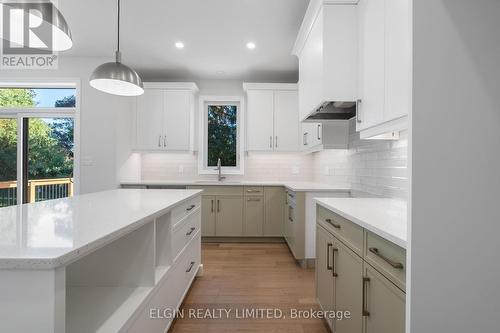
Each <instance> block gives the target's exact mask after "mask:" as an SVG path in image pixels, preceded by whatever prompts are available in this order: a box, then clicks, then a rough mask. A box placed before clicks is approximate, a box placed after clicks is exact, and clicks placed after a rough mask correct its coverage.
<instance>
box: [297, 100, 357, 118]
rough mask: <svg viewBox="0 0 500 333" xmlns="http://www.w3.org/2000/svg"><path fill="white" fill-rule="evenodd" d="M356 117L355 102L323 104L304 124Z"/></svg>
mask: <svg viewBox="0 0 500 333" xmlns="http://www.w3.org/2000/svg"><path fill="white" fill-rule="evenodd" d="M355 116H356V102H324V103H323V104H321V105H320V106H319V107H318V108H317V109H316V110H315V111H314V112H313V113H311V114H310V115H309V116H308V117H307V118H306V119H305V120H304V122H318V121H321V120H348V119H351V118H353V117H355Z"/></svg>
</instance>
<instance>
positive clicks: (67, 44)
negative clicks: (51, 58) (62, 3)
mask: <svg viewBox="0 0 500 333" xmlns="http://www.w3.org/2000/svg"><path fill="white" fill-rule="evenodd" d="M2 6H3V8H2V10H3V11H4V17H5V16H6V15H8V14H5V12H6V11H10V10H22V11H23V13H24V15H27V17H28V20H29V21H28V22H42V21H43V23H45V24H48V25H50V29H51V30H50V32H51V34H52V43H51V44H52V45H51V46H48V47H47V48H46V47H45V46H40V47H31V46H29V45H24V42H25V41H26V40H23V39H24V38H22V36H21V40H19V41H18V40H12V39H11V38H10V36H6V35H4V32H3V31H2V32H1V34H0V38H3V39H5V40H8V41H11V42H14V43H15V44H19V46H24V47H31V48H39V49H40V50H48V51H54V52H58V51H66V50H69V49H70V48H71V47H73V39H72V37H71V30H70V28H69V25H68V23H67V22H66V20H65V19H64V16H63V14H61V12H60V11H59V9H57V7H56V6H55V5H53V4H52V3H47V2H40V3H37V2H32V1H30V2H16V3H3V4H0V7H2ZM46 18H50V19H46ZM21 20H22V18H21ZM4 30H5V29H4ZM5 33H6V32H5ZM17 39H19V37H18V38H17Z"/></svg>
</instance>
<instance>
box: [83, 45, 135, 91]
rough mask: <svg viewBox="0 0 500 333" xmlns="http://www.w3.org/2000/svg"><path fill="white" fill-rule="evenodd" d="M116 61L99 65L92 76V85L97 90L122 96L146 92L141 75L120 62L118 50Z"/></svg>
mask: <svg viewBox="0 0 500 333" xmlns="http://www.w3.org/2000/svg"><path fill="white" fill-rule="evenodd" d="M116 59H117V60H116V61H115V62H107V63H105V64H102V65H100V66H99V67H97V68H96V69H95V70H94V72H93V73H92V75H91V77H90V85H91V86H92V87H94V88H95V89H97V90H100V91H103V92H105V93H108V94H113V95H120V96H139V95H142V94H143V93H144V89H143V84H142V80H141V77H140V76H139V74H137V72H136V71H134V70H133V69H132V68H130V67H128V66H126V65H124V64H122V63H121V62H120V53H119V52H118V51H117V55H116Z"/></svg>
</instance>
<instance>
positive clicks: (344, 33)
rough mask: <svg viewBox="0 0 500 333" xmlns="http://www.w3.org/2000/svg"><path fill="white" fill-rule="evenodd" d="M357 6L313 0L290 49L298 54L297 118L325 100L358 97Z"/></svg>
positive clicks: (310, 111)
mask: <svg viewBox="0 0 500 333" xmlns="http://www.w3.org/2000/svg"><path fill="white" fill-rule="evenodd" d="M357 48H358V45H357V10H356V5H354V4H353V5H349V4H346V2H345V1H344V2H342V4H336V3H335V2H332V1H326V0H322V1H319V0H312V1H311V2H310V3H309V7H308V9H307V12H306V14H305V16H304V20H303V22H302V26H301V28H300V31H299V34H298V36H297V40H296V41H295V45H294V48H293V51H292V53H293V54H294V55H296V56H298V58H299V120H300V121H303V120H304V119H306V118H307V117H308V116H309V115H310V114H311V113H313V112H314V111H315V110H317V109H318V108H319V107H320V106H321V105H322V104H323V103H325V102H354V101H355V100H356V98H357V83H356V82H357Z"/></svg>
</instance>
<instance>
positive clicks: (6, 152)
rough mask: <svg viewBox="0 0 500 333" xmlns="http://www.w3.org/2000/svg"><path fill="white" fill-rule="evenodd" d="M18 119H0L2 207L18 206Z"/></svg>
mask: <svg viewBox="0 0 500 333" xmlns="http://www.w3.org/2000/svg"><path fill="white" fill-rule="evenodd" d="M17 185H18V184H17V119H11V118H0V207H6V206H11V205H16V204H17Z"/></svg>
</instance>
